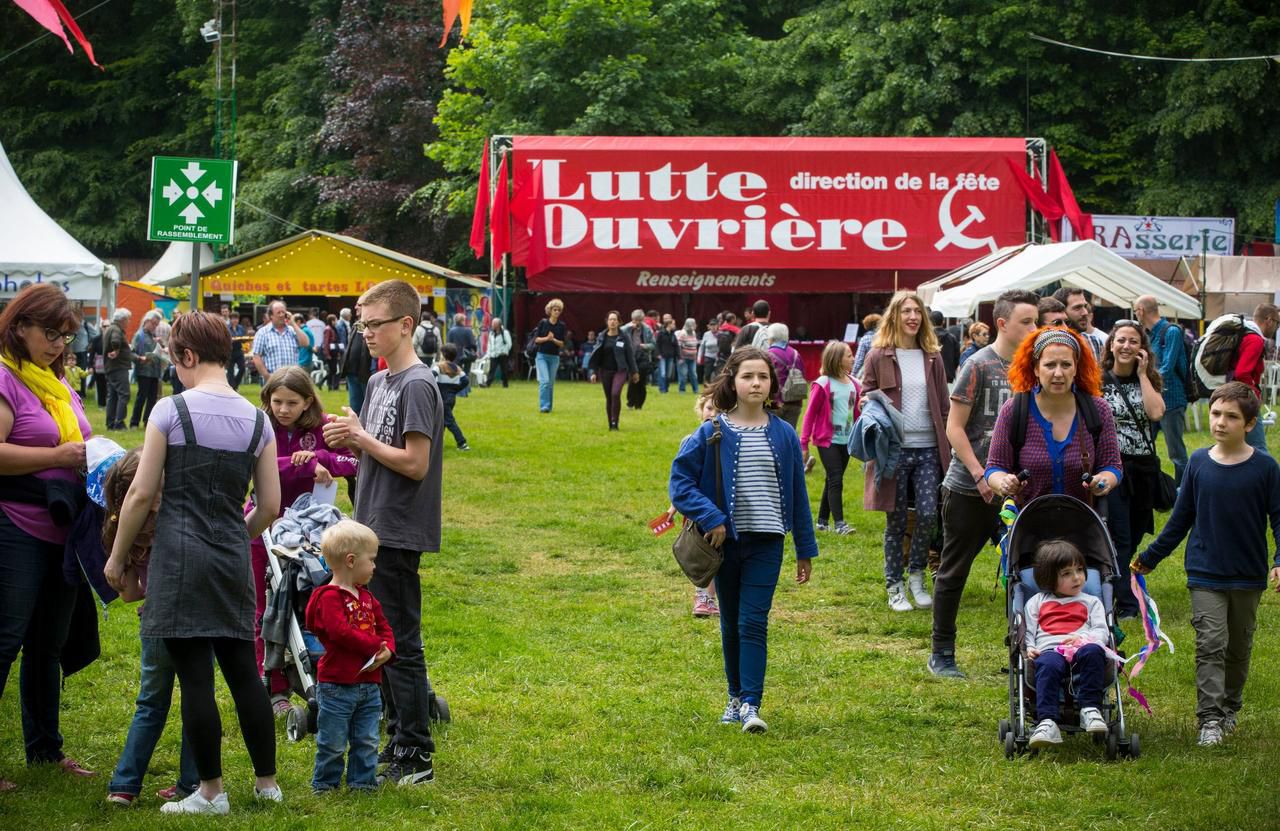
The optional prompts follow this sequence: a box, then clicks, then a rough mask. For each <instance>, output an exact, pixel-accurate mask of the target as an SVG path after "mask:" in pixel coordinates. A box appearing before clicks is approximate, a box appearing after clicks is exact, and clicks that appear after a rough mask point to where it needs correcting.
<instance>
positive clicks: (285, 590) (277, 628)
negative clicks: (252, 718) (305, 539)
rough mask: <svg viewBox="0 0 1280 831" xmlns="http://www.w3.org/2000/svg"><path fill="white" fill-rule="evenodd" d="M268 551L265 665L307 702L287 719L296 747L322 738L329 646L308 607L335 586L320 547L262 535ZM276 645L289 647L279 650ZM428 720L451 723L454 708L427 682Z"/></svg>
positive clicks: (295, 707) (293, 709)
mask: <svg viewBox="0 0 1280 831" xmlns="http://www.w3.org/2000/svg"><path fill="white" fill-rule="evenodd" d="M262 538H263V542H264V543H265V544H266V547H267V604H266V610H265V611H264V612H263V616H262V636H263V641H264V642H266V644H267V653H266V658H265V660H264V662H263V671H264V674H267V673H272V672H282V673H284V677H285V679H286V680H288V682H289V691H290V692H291V693H293V694H294V695H297V696H298V697H299V698H301V699H302V700H303V701H305V702H306V706H303V705H301V704H294V705H293V706H292V707H291V708H290V709H289V713H288V715H287V716H286V720H285V735H286V736H288V738H289V740H290V741H294V742H298V741H302V739H304V738H305V737H306V736H307V735H308V734H310V733H315V732H316V719H317V718H318V716H319V714H320V708H319V705H318V703H317V701H316V680H315V679H316V670H317V668H318V667H319V662H320V656H321V655H323V654H324V646H323V645H322V644H321V643H320V641H319V639H318V638H316V637H315V636H314V635H312V634H311V633H310V632H307V631H306V630H305V629H303V623H304V622H305V621H306V614H307V602H308V601H309V600H310V599H311V592H312V591H314V590H315V589H316V588H318V587H319V586H322V585H324V584H325V583H327V582H329V569H328V568H327V567H326V566H325V563H324V560H323V559H322V558H321V556H320V551H319V549H318V548H316V547H315V546H314V545H312V544H310V543H306V544H304V545H302V546H301V547H299V548H286V547H284V546H281V545H276V544H274V543H273V542H272V539H271V529H270V528H268V529H267V530H266V531H264V532H263V534H262ZM273 644H277V645H283V650H280V649H279V648H278V647H277V648H276V649H274V650H273V648H272V647H273ZM427 701H428V715H429V717H430V718H431V720H432V721H436V722H442V721H444V722H447V721H449V720H450V716H449V703H448V702H447V701H445V699H444V696H442V695H440V694H439V693H437V692H436V691H435V689H434V688H432V686H431V679H430V678H428V679H427Z"/></svg>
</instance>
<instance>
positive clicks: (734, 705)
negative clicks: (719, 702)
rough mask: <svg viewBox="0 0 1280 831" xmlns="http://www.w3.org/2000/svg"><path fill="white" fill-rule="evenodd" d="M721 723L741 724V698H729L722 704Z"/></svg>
mask: <svg viewBox="0 0 1280 831" xmlns="http://www.w3.org/2000/svg"><path fill="white" fill-rule="evenodd" d="M720 723H721V724H741V723H742V700H741V699H738V698H733V697H730V698H729V703H728V704H726V705H724V713H723V714H722V715H721V716H720Z"/></svg>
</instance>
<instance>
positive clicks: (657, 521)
mask: <svg viewBox="0 0 1280 831" xmlns="http://www.w3.org/2000/svg"><path fill="white" fill-rule="evenodd" d="M673 527H675V520H674V519H673V518H672V516H671V515H670V514H668V513H667V512H666V511H663V512H662V513H661V514H659V515H658V516H656V517H654V518H653V519H651V520H649V530H651V531H653V535H654V536H655V537H661V536H662V535H663V534H665V533H667V532H668V531H670V530H671V529H672V528H673Z"/></svg>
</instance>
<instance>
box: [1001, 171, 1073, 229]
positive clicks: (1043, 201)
mask: <svg viewBox="0 0 1280 831" xmlns="http://www.w3.org/2000/svg"><path fill="white" fill-rule="evenodd" d="M1006 161H1007V162H1008V163H1009V170H1011V171H1013V180H1014V181H1015V182H1017V183H1018V187H1020V188H1022V192H1023V193H1024V194H1026V196H1027V201H1029V202H1030V203H1031V207H1032V208H1034V209H1035V210H1036V212H1037V213H1038V214H1040V215H1041V216H1043V217H1044V219H1045V222H1047V223H1048V225H1049V236H1051V237H1052V238H1053V241H1054V242H1057V241H1058V240H1059V239H1060V238H1061V237H1062V230H1061V227H1060V225H1059V220H1061V219H1062V206H1061V205H1059V204H1058V203H1057V202H1056V201H1055V200H1054V198H1053V197H1052V196H1050V195H1049V194H1047V193H1045V191H1044V188H1042V187H1040V185H1039V183H1037V182H1036V180H1035V179H1032V178H1031V177H1030V176H1028V175H1027V172H1026V171H1025V170H1023V169H1022V168H1021V167H1020V166H1019V165H1017V164H1015V163H1014V162H1013V160H1012V159H1006Z"/></svg>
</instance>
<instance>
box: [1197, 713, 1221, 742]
mask: <svg viewBox="0 0 1280 831" xmlns="http://www.w3.org/2000/svg"><path fill="white" fill-rule="evenodd" d="M1196 744H1198V745H1200V746H1201V747H1213V746H1214V745H1216V744H1222V722H1220V721H1216V720H1215V721H1206V722H1205V723H1204V724H1202V725H1200V740H1199V741H1197V742H1196Z"/></svg>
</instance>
